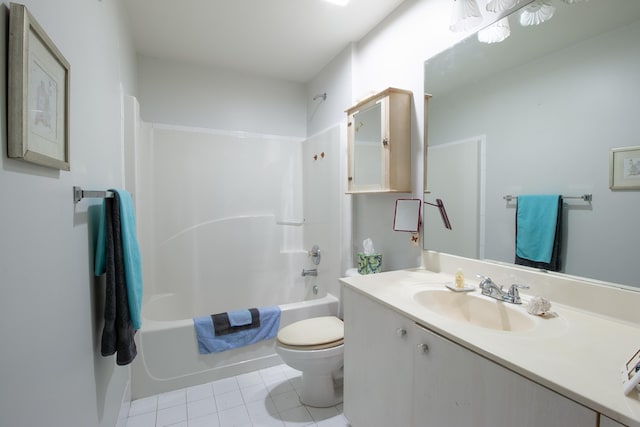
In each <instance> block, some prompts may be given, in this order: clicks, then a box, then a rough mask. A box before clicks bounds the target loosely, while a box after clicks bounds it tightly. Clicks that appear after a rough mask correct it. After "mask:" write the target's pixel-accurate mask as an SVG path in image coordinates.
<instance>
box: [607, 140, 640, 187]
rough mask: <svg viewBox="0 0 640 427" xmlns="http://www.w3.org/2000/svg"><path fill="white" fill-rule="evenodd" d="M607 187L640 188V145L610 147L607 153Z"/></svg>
mask: <svg viewBox="0 0 640 427" xmlns="http://www.w3.org/2000/svg"><path fill="white" fill-rule="evenodd" d="M609 188H610V189H612V190H640V146H637V147H624V148H612V149H611V152H610V153H609Z"/></svg>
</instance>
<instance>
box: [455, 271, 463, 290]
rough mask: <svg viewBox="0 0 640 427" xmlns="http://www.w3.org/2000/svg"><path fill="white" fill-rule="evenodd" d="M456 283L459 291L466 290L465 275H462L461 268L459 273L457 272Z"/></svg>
mask: <svg viewBox="0 0 640 427" xmlns="http://www.w3.org/2000/svg"><path fill="white" fill-rule="evenodd" d="M455 283H456V288H458V289H460V288H464V274H462V269H461V268H459V269H458V271H457V272H456V279H455Z"/></svg>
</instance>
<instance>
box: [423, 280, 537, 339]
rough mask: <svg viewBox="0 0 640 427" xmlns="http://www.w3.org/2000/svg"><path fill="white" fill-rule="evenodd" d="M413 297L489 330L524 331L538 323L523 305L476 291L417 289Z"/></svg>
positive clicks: (433, 307)
mask: <svg viewBox="0 0 640 427" xmlns="http://www.w3.org/2000/svg"><path fill="white" fill-rule="evenodd" d="M413 299H414V300H415V301H416V302H417V303H418V304H420V305H421V306H423V307H425V308H427V309H429V310H431V311H433V312H434V313H437V314H439V315H441V316H444V317H447V318H449V319H452V320H457V321H462V322H467V323H470V324H472V325H475V326H479V327H482V328H486V329H493V330H497V331H510V332H524V331H528V330H531V329H533V328H534V327H535V326H536V322H535V321H534V320H533V319H532V316H531V315H529V314H527V313H526V311H525V310H524V308H523V307H521V306H515V305H511V304H509V303H505V302H500V301H497V300H494V299H489V298H485V297H481V296H477V295H474V294H469V293H456V292H451V291H448V290H427V291H420V292H417V293H416V294H414V296H413Z"/></svg>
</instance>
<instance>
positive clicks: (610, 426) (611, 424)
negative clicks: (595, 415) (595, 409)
mask: <svg viewBox="0 0 640 427" xmlns="http://www.w3.org/2000/svg"><path fill="white" fill-rule="evenodd" d="M600 427H625V426H624V424H620V423H619V422H617V421H614V420H612V419H611V418H609V417H605V416H604V415H600Z"/></svg>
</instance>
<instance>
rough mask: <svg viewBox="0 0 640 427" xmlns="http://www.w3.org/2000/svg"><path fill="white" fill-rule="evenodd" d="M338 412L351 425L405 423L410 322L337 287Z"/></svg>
mask: <svg viewBox="0 0 640 427" xmlns="http://www.w3.org/2000/svg"><path fill="white" fill-rule="evenodd" d="M343 307H344V415H345V416H346V417H347V419H348V420H349V423H350V424H351V426H352V427H391V426H399V427H406V426H409V425H410V424H411V402H412V398H411V377H412V372H411V368H412V363H413V351H412V350H413V347H412V345H411V343H410V335H411V333H412V332H413V328H412V325H413V323H412V322H411V321H410V320H409V319H407V318H405V317H404V316H401V315H399V314H397V313H396V312H394V311H392V310H390V309H389V308H387V307H384V306H383V305H381V304H378V303H376V302H374V301H372V300H371V299H369V298H368V297H364V296H362V295H360V294H358V293H356V292H354V291H352V290H351V289H349V288H343Z"/></svg>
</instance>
